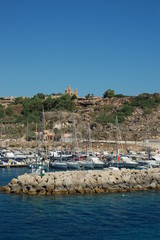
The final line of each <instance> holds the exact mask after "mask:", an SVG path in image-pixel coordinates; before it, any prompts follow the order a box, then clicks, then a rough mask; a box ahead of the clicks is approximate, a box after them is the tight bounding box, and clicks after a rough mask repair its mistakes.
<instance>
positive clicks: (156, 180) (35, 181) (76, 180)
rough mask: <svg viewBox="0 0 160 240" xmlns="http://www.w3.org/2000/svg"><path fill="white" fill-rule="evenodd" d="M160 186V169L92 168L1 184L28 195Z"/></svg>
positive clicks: (22, 176)
mask: <svg viewBox="0 0 160 240" xmlns="http://www.w3.org/2000/svg"><path fill="white" fill-rule="evenodd" d="M147 189H160V168H155V169H148V170H129V169H121V170H111V169H105V170H92V171H66V172H54V173H46V174H45V176H43V177H42V178H41V177H40V176H37V175H33V174H24V175H21V176H18V178H17V179H15V178H13V179H12V181H11V182H10V183H9V184H8V185H7V186H3V187H0V190H1V191H4V192H5V193H17V194H28V195H57V194H76V193H77V194H85V193H109V192H127V191H140V190H147Z"/></svg>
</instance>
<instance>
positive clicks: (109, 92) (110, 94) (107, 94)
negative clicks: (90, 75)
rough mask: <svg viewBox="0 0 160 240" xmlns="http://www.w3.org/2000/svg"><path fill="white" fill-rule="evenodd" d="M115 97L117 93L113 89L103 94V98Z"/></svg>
mask: <svg viewBox="0 0 160 240" xmlns="http://www.w3.org/2000/svg"><path fill="white" fill-rule="evenodd" d="M114 96H115V92H114V90H112V89H108V90H107V91H105V93H104V94H103V98H112V97H114Z"/></svg>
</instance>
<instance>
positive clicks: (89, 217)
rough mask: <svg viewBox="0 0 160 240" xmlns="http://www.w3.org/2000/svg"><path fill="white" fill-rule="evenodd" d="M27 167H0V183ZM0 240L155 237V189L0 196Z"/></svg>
mask: <svg viewBox="0 0 160 240" xmlns="http://www.w3.org/2000/svg"><path fill="white" fill-rule="evenodd" d="M25 172H29V170H28V169H27V168H12V169H8V168H5V169H0V185H1V186H2V185H5V184H7V183H8V182H10V181H11V179H12V178H14V177H17V176H18V175H21V174H23V173H25ZM0 214H1V216H0V239H1V240H5V239H6V240H10V239H13V240H17V239H26V240H29V239H38V240H41V239H43V240H44V239H45V240H49V239H55V240H61V239H62V240H63V239H66V240H70V239H76V240H81V239H82V240H110V239H112V240H114V239H115V240H117V239H119V240H121V239H123V240H128V239H136V240H140V239H148V240H149V239H152V240H154V239H155V240H157V239H160V191H145V192H134V193H113V194H112V193H109V194H92V195H90V194H88V195H87V194H86V195H67V196H29V195H27V196H26V195H15V194H4V193H2V192H0Z"/></svg>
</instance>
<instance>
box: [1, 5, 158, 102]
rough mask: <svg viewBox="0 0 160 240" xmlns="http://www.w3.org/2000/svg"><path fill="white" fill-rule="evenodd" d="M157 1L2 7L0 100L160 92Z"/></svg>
mask: <svg viewBox="0 0 160 240" xmlns="http://www.w3.org/2000/svg"><path fill="white" fill-rule="evenodd" d="M159 13H160V1H159V0H56V1H55V0H5V1H4V0H3V1H0V85H1V87H0V96H11V95H12V96H15V97H16V96H33V95H35V94H37V93H39V92H42V93H45V94H51V93H59V92H61V93H63V92H64V90H65V88H66V87H67V86H68V85H70V86H71V88H73V89H75V88H77V89H78V92H79V95H80V96H85V95H87V94H88V93H90V94H91V93H93V94H94V95H98V96H103V93H104V92H105V91H106V90H107V89H109V88H110V89H113V90H115V92H116V93H122V94H126V95H137V94H140V93H144V92H147V93H153V92H160V14H159Z"/></svg>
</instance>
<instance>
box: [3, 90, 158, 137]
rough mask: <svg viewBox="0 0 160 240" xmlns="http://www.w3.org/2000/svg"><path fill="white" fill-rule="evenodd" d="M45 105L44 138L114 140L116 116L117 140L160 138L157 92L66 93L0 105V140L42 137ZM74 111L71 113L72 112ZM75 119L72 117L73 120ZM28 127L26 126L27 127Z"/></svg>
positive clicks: (39, 96) (38, 95)
mask: <svg viewBox="0 0 160 240" xmlns="http://www.w3.org/2000/svg"><path fill="white" fill-rule="evenodd" d="M43 108H44V119H45V126H44V129H45V130H44V138H45V139H46V140H49V139H50V140H51V139H53V137H54V139H55V138H57V139H60V135H61V134H62V135H63V138H65V141H68V140H67V138H68V139H70V141H71V138H72V137H73V121H74V135H75V136H76V138H78V139H86V138H87V139H93V140H115V138H116V124H115V122H116V116H117V117H118V123H119V124H118V125H119V128H118V129H119V130H118V138H119V140H124V141H128V140H132V141H143V140H144V139H160V94H157V93H156V94H141V95H139V96H135V97H133V96H132V97H125V96H123V95H119V96H109V97H105V98H98V97H93V96H91V97H87V98H76V97H74V96H72V97H70V96H69V95H68V94H66V95H62V96H59V97H58V98H51V96H47V97H46V96H45V95H43V94H37V95H36V96H34V97H33V98H30V99H29V98H28V99H22V98H17V99H16V100H15V102H14V103H11V104H9V105H8V106H7V107H3V106H2V105H1V106H0V120H1V123H2V124H1V139H3V140H4V139H13V138H14V139H21V140H22V139H23V140H24V139H25V138H26V134H27V135H28V140H31V139H32V140H34V139H36V125H37V133H38V134H37V137H38V138H39V139H40V138H41V131H42V130H41V129H42V109H43ZM73 112H74V114H73ZM73 119H74V120H73ZM27 126H28V128H27Z"/></svg>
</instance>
